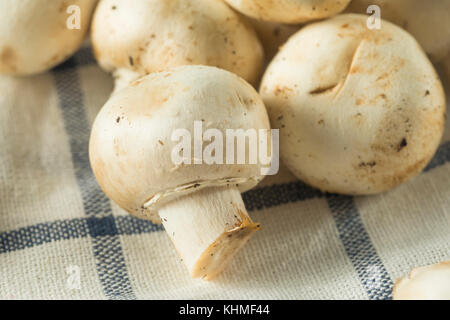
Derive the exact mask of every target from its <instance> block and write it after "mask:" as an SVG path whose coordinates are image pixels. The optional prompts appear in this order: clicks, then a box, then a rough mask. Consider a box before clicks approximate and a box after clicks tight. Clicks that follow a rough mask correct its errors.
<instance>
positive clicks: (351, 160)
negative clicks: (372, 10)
mask: <svg viewBox="0 0 450 320" xmlns="http://www.w3.org/2000/svg"><path fill="white" fill-rule="evenodd" d="M366 20H367V17H366V16H363V15H354V14H346V15H339V16H337V17H335V18H332V19H329V20H326V21H323V22H318V23H314V24H311V25H308V26H306V27H304V28H303V29H302V30H300V31H299V32H298V33H296V34H295V35H294V36H293V37H291V38H290V40H289V41H288V43H287V44H286V45H285V46H284V47H283V49H282V50H281V51H280V52H279V53H278V55H277V56H276V57H275V59H274V60H273V62H272V63H271V64H270V65H269V67H268V69H267V71H266V73H265V75H264V77H263V80H262V84H261V89H260V93H261V96H262V98H263V100H264V102H265V104H266V107H267V109H268V112H269V117H270V119H271V124H272V127H273V128H279V129H280V157H281V159H282V160H283V162H284V163H285V164H286V165H287V167H288V168H289V169H290V170H291V171H292V172H293V173H294V174H295V175H296V176H297V177H298V178H300V179H301V180H303V181H304V182H306V183H308V184H310V185H312V186H314V187H317V188H319V189H321V190H323V191H328V192H335V193H341V194H355V195H358V194H360V195H361V194H374V193H379V192H383V191H386V190H389V189H391V188H393V187H395V186H397V185H399V184H401V183H403V182H405V181H407V180H408V179H410V178H411V177H413V176H415V175H417V174H418V173H419V172H420V171H421V170H422V169H423V168H424V167H425V166H426V165H427V163H428V162H429V161H430V159H431V158H432V156H433V155H434V153H435V151H436V149H437V147H438V145H439V142H440V139H441V137H442V133H443V129H444V122H445V96H444V91H443V88H442V84H441V82H440V80H439V77H438V75H437V73H436V71H435V70H434V68H433V66H432V64H431V62H430V61H429V60H428V58H427V57H426V55H425V53H424V52H423V50H422V49H421V48H420V46H419V45H418V43H417V41H416V40H415V39H414V38H413V37H412V36H410V35H409V34H408V33H407V32H406V31H404V30H403V29H401V28H399V27H397V26H395V25H393V24H391V23H389V22H387V21H383V25H384V26H383V28H382V29H381V30H373V31H372V30H369V29H368V28H367V27H366Z"/></svg>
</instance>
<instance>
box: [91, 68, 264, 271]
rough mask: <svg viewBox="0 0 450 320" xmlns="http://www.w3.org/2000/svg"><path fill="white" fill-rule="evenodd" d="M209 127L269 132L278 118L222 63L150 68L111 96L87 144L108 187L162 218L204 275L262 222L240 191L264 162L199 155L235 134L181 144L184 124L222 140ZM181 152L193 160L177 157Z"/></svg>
mask: <svg viewBox="0 0 450 320" xmlns="http://www.w3.org/2000/svg"><path fill="white" fill-rule="evenodd" d="M196 121H197V122H196ZM195 122H196V123H197V125H198V124H199V123H200V124H202V127H203V131H202V132H200V133H199V132H198V129H196V124H195ZM197 128H198V127H197ZM208 129H211V130H212V131H210V133H211V132H216V133H217V132H219V133H221V134H223V136H224V137H225V135H226V131H227V130H228V129H243V130H248V129H254V130H263V131H267V130H270V124H269V119H268V116H267V113H266V109H265V107H264V104H263V102H262V100H261V98H260V97H259V95H258V94H257V92H256V91H255V90H254V89H253V87H252V86H250V85H249V84H248V83H246V82H245V81H244V80H242V79H241V78H239V77H238V76H236V75H235V74H232V73H230V72H227V71H224V70H220V69H218V68H214V67H207V66H183V67H176V68H174V69H170V70H169V71H167V72H160V73H152V74H150V75H148V76H146V77H144V78H142V79H139V80H137V81H135V82H133V83H132V84H131V85H130V86H128V87H125V88H124V89H122V90H121V91H118V92H117V93H116V94H115V95H112V96H111V98H110V99H109V101H108V102H107V103H106V104H105V106H104V107H103V108H102V109H101V111H100V112H99V114H98V116H97V118H96V120H95V123H94V125H93V129H92V133H91V138H90V146H89V148H90V161H91V165H92V169H93V171H94V173H95V176H96V178H97V180H98V182H99V184H100V186H101V187H102V189H103V190H104V192H105V193H106V194H107V195H108V196H109V197H110V198H111V199H112V200H113V201H115V202H116V203H117V204H118V205H119V206H120V207H122V208H123V209H125V210H126V211H128V212H129V213H131V214H133V215H136V216H138V217H141V218H146V219H151V220H153V221H156V222H158V221H162V223H163V225H164V227H165V229H166V231H167V233H168V234H169V236H170V238H171V240H172V242H173V243H174V245H175V247H176V249H177V250H178V252H179V254H180V255H181V257H182V259H183V261H184V263H185V264H186V265H187V267H188V269H189V271H190V273H191V275H192V276H193V277H203V278H205V279H211V278H213V277H214V276H215V275H217V274H218V273H219V272H221V271H222V270H223V269H224V268H225V267H226V265H227V263H228V262H229V261H230V260H231V258H232V257H233V255H234V254H235V253H236V252H237V250H238V249H239V248H240V247H241V246H242V245H244V244H245V242H246V241H247V240H248V239H249V238H250V236H251V235H252V234H253V233H254V232H255V231H256V230H257V229H259V225H258V224H256V223H254V222H252V220H251V219H250V217H249V216H248V214H247V212H246V209H245V206H244V203H243V201H242V198H241V195H240V192H243V191H245V190H248V189H250V188H252V187H254V186H255V185H256V184H257V183H258V182H259V181H260V180H261V179H262V176H261V168H262V164H261V163H260V161H259V160H258V161H257V163H255V164H251V163H247V164H220V160H218V161H217V162H219V163H212V162H208V161H207V160H206V159H205V160H204V161H201V160H202V159H201V158H202V154H203V155H204V154H205V153H206V154H208V153H207V152H210V154H213V153H214V154H215V155H218V154H219V153H218V152H219V151H220V152H222V150H223V147H224V146H225V144H228V141H229V140H227V142H226V143H225V142H223V144H221V146H220V147H217V150H215V151H212V150H209V149H208V147H209V146H210V145H211V144H212V143H213V142H211V144H208V145H206V146H205V148H203V149H202V147H201V146H200V148H198V147H196V146H195V145H196V144H195V142H194V144H193V146H192V148H191V141H188V143H187V144H186V145H184V147H182V148H180V144H179V142H177V141H178V140H177V139H179V137H178V134H179V132H182V133H183V132H184V135H185V136H189V137H192V139H194V137H195V136H197V138H198V139H200V140H201V141H208V140H209V141H210V140H214V143H219V144H220V143H221V141H220V140H218V139H212V138H211V136H209V134H208V133H207V132H208ZM180 130H181V131H180ZM183 130H184V131H183ZM186 130H187V131H186ZM196 131H197V132H196ZM199 134H200V137H199V136H198V135H199ZM263 139H264V138H263ZM205 144H207V143H206V142H205ZM181 146H183V145H181ZM187 149H188V150H187ZM195 150H197V151H198V150H200V153H198V152H197V151H195ZM202 150H203V151H202ZM207 150H209V151H207ZM233 150H234V149H233ZM248 150H249V141H248V140H246V142H245V150H244V151H245V152H246V153H247V152H248ZM191 151H192V153H191ZM216 151H217V153H216ZM185 152H186V154H185ZM268 152H269V153H270V150H269V151H268ZM174 153H175V154H176V155H177V156H178V155H182V154H183V156H181V157H182V158H183V157H184V159H185V160H188V161H187V162H186V161H185V163H177V161H175V160H176V158H175V160H174V158H173V155H174ZM223 155H225V152H223ZM227 156H228V148H227ZM219 158H222V157H221V156H219ZM189 163H190V164H189ZM208 163H210V164H208ZM227 163H228V162H227Z"/></svg>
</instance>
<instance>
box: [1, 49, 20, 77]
mask: <svg viewBox="0 0 450 320" xmlns="http://www.w3.org/2000/svg"><path fill="white" fill-rule="evenodd" d="M16 62H17V54H16V52H15V50H14V49H13V48H11V47H9V46H6V47H3V49H2V50H0V64H2V65H3V66H2V69H3V68H4V69H6V70H9V71H15V70H16Z"/></svg>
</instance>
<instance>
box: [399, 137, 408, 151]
mask: <svg viewBox="0 0 450 320" xmlns="http://www.w3.org/2000/svg"><path fill="white" fill-rule="evenodd" d="M407 145H408V141H407V140H406V138H403V139H402V141H400V143H399V144H398V146H397V152H400V151H401V150H402V149H403V148H404V147H406V146H407Z"/></svg>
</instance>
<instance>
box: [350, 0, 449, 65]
mask: <svg viewBox="0 0 450 320" xmlns="http://www.w3.org/2000/svg"><path fill="white" fill-rule="evenodd" d="M370 5H377V6H379V7H380V9H381V18H382V19H385V20H388V21H391V22H393V23H395V24H396V25H398V26H401V27H403V28H404V29H405V30H407V31H408V32H409V33H411V34H412V35H413V36H414V37H415V38H416V39H417V41H418V42H419V43H420V44H421V45H422V47H423V48H424V49H425V51H426V53H428V54H429V55H430V57H431V59H432V60H433V61H435V62H437V61H440V60H441V59H443V58H444V57H445V56H446V55H447V54H448V53H450V1H448V0H425V1H424V0H395V1H393V0H353V1H352V2H351V4H350V5H349V7H348V8H347V11H349V12H354V13H362V14H364V13H366V10H367V8H368V7H369V6H370Z"/></svg>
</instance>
